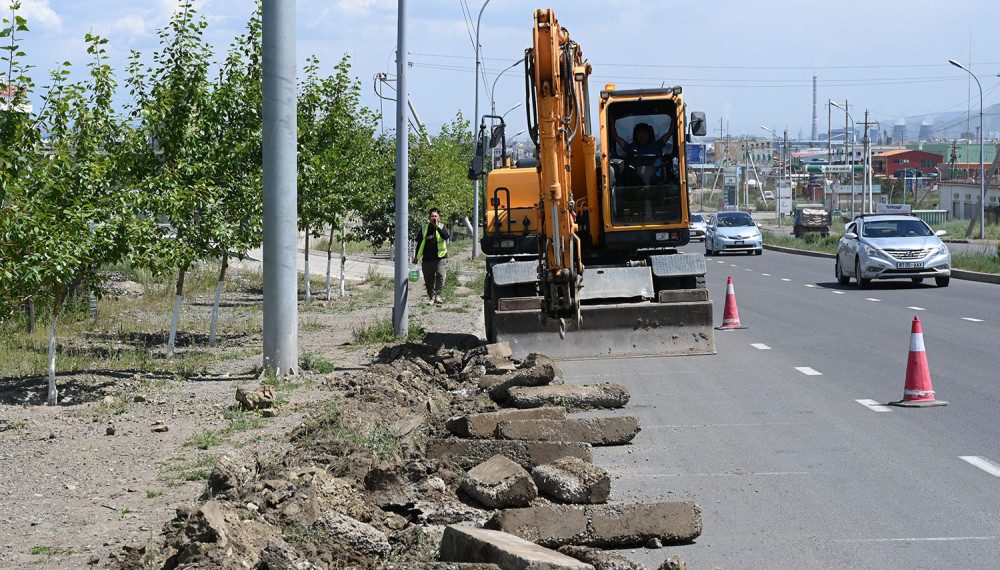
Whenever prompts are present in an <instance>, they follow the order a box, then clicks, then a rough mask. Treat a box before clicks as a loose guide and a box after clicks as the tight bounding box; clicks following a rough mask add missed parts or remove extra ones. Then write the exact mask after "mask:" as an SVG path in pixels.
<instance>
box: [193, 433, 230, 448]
mask: <svg viewBox="0 0 1000 570" xmlns="http://www.w3.org/2000/svg"><path fill="white" fill-rule="evenodd" d="M223 443H225V439H223V438H222V437H219V434H218V433H216V432H214V431H211V430H205V431H202V432H199V433H196V434H194V435H192V436H191V437H189V438H187V440H185V441H184V447H197V448H198V449H208V448H209V447H215V446H216V445H222V444H223Z"/></svg>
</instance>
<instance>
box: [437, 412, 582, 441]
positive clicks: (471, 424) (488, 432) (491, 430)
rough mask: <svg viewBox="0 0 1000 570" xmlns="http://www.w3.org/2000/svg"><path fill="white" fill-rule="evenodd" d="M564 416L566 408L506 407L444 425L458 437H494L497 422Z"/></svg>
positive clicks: (562, 417) (451, 421) (554, 418)
mask: <svg viewBox="0 0 1000 570" xmlns="http://www.w3.org/2000/svg"><path fill="white" fill-rule="evenodd" d="M565 417H566V408H560V407H545V408H531V409H526V410H518V409H506V410H499V411H496V412H482V413H478V414H469V415H467V416H460V417H457V418H452V419H450V420H448V423H447V424H445V427H446V428H447V429H448V431H450V432H451V433H453V434H455V435H457V436H458V437H466V438H490V437H496V431H497V424H498V423H500V422H502V421H513V420H561V419H564V418H565Z"/></svg>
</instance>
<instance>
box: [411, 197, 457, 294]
mask: <svg viewBox="0 0 1000 570" xmlns="http://www.w3.org/2000/svg"><path fill="white" fill-rule="evenodd" d="M449 239H451V232H449V231H448V230H447V229H446V228H443V227H441V213H440V212H438V209H437V208H431V209H430V210H429V211H428V212H427V224H425V225H424V229H423V231H421V232H420V241H419V242H417V243H418V245H417V255H416V256H415V257H414V258H413V263H417V262H420V265H421V268H422V269H423V272H424V286H425V287H426V288H427V304H429V305H441V304H443V303H444V300H443V299H442V298H441V291H442V290H443V289H444V279H445V276H446V275H447V273H448V262H447V257H448V240H449Z"/></svg>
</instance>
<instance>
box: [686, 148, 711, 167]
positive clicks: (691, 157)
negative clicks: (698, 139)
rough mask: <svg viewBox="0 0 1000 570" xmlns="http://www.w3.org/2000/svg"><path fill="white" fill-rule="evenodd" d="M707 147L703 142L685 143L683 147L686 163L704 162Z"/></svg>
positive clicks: (705, 160)
mask: <svg viewBox="0 0 1000 570" xmlns="http://www.w3.org/2000/svg"><path fill="white" fill-rule="evenodd" d="M707 148H708V147H707V146H706V145H705V144H704V143H687V144H686V145H685V149H686V152H687V161H688V164H705V162H707V158H708V151H707Z"/></svg>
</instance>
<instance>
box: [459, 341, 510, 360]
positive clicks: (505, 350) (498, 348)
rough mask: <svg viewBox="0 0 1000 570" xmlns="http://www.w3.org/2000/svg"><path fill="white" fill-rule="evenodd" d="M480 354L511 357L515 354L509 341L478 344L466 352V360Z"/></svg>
mask: <svg viewBox="0 0 1000 570" xmlns="http://www.w3.org/2000/svg"><path fill="white" fill-rule="evenodd" d="M478 356H487V357H494V358H511V357H513V356H514V352H513V351H512V350H511V349H510V343H508V342H507V341H501V342H494V343H491V344H484V345H481V346H477V347H475V348H473V349H471V350H469V351H468V352H466V353H465V359H466V362H468V361H469V360H472V359H473V358H476V357H478Z"/></svg>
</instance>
